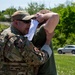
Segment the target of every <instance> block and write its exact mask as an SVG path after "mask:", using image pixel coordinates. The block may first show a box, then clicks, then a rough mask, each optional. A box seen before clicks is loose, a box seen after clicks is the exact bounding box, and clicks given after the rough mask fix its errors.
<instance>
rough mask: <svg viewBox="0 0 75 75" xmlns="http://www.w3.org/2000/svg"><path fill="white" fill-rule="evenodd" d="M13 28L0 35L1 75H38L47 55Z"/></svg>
mask: <svg viewBox="0 0 75 75" xmlns="http://www.w3.org/2000/svg"><path fill="white" fill-rule="evenodd" d="M34 48H35V46H34V45H33V44H32V43H31V42H29V41H28V40H27V38H26V37H24V36H23V35H20V33H19V32H18V31H17V30H16V31H15V29H14V28H13V27H10V28H8V29H6V30H4V31H3V32H2V33H1V35H0V75H37V71H38V68H39V66H40V65H41V64H43V63H44V62H46V61H45V60H46V57H45V56H46V55H45V54H44V52H42V51H38V50H35V49H34Z"/></svg>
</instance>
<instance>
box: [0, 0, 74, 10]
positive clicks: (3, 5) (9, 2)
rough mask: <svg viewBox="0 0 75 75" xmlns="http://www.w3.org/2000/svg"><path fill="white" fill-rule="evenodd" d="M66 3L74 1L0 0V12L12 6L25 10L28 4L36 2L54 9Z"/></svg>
mask: <svg viewBox="0 0 75 75" xmlns="http://www.w3.org/2000/svg"><path fill="white" fill-rule="evenodd" d="M67 1H72V2H75V0H0V11H2V10H6V9H7V8H9V7H11V6H14V7H15V8H18V7H19V6H20V7H22V8H25V7H27V6H28V3H31V2H37V3H38V4H44V5H45V6H46V7H51V8H52V7H55V6H57V5H59V4H64V3H66V2H67Z"/></svg>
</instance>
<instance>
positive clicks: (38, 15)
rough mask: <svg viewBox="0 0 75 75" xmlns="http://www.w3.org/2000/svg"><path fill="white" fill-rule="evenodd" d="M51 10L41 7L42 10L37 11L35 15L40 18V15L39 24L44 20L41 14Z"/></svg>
mask: <svg viewBox="0 0 75 75" xmlns="http://www.w3.org/2000/svg"><path fill="white" fill-rule="evenodd" d="M51 12H52V11H50V10H47V9H43V10H40V11H39V12H37V13H36V15H37V16H36V17H38V18H40V16H41V18H40V23H39V26H40V25H41V24H44V23H45V22H46V20H45V19H42V18H43V16H42V14H46V13H51Z"/></svg>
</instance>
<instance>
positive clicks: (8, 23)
mask: <svg viewBox="0 0 75 75" xmlns="http://www.w3.org/2000/svg"><path fill="white" fill-rule="evenodd" d="M0 24H4V25H10V22H0Z"/></svg>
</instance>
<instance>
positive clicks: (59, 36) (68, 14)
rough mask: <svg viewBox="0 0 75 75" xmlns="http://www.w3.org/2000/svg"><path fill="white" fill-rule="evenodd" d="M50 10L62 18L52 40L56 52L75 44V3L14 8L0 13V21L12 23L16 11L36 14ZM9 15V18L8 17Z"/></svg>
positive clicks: (31, 4)
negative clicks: (50, 6)
mask: <svg viewBox="0 0 75 75" xmlns="http://www.w3.org/2000/svg"><path fill="white" fill-rule="evenodd" d="M42 9H48V10H51V11H53V12H56V13H58V14H59V16H60V21H59V24H58V25H57V27H56V30H55V35H54V37H53V39H52V42H53V48H54V50H56V49H57V48H58V47H62V46H65V45H67V44H75V41H74V40H75V3H74V2H70V3H69V4H59V5H58V6H56V7H54V8H46V7H45V5H44V4H40V5H39V4H37V3H30V4H28V7H27V8H24V9H23V8H21V7H19V8H18V9H16V8H14V7H10V8H7V9H6V10H4V11H0V21H11V19H10V17H11V15H12V14H13V13H14V12H15V11H16V10H25V11H27V12H29V13H30V14H35V13H36V12H38V11H39V10H42ZM8 15H9V16H8Z"/></svg>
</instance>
